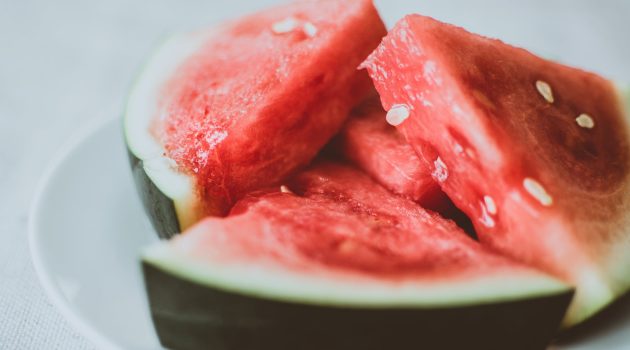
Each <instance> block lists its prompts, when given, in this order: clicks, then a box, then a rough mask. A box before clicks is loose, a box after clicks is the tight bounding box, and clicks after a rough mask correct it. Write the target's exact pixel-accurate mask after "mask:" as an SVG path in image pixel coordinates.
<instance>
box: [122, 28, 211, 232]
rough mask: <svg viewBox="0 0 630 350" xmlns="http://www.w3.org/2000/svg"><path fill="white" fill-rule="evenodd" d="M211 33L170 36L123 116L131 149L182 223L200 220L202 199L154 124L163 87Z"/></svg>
mask: <svg viewBox="0 0 630 350" xmlns="http://www.w3.org/2000/svg"><path fill="white" fill-rule="evenodd" d="M210 35H211V33H210V32H204V33H202V32H197V33H192V34H186V35H181V36H176V37H173V38H171V39H169V40H167V41H166V42H165V43H164V44H163V45H162V47H160V49H159V50H158V51H157V52H156V54H155V55H154V56H153V57H152V58H151V60H150V61H149V62H148V64H147V65H146V66H145V68H144V70H143V71H142V73H141V74H140V76H139V77H138V79H137V81H136V83H135V86H134V88H133V89H132V92H131V94H130V96H129V100H128V102H127V108H126V112H125V117H124V121H123V123H124V132H125V139H126V142H127V146H128V147H129V149H130V151H131V152H132V153H133V154H134V155H135V156H136V157H137V158H139V159H140V160H142V162H143V167H144V171H145V172H146V174H147V176H148V177H149V179H151V181H152V182H153V183H154V184H155V186H156V187H157V188H158V189H159V190H160V191H161V192H162V193H163V194H164V195H166V196H167V197H169V198H171V199H172V200H173V202H174V205H175V211H176V213H177V217H178V220H179V224H180V227H181V228H182V229H184V228H185V227H188V226H189V225H190V224H192V223H194V221H196V220H197V216H198V213H197V212H196V211H197V208H199V207H200V205H199V203H198V202H199V199H198V196H197V195H196V191H195V189H194V186H195V182H194V179H193V178H192V177H191V176H188V175H186V174H183V173H181V172H178V171H177V169H176V167H175V164H174V162H173V161H172V160H171V159H169V158H167V157H166V156H165V155H164V149H163V147H162V145H161V144H160V143H159V142H158V141H157V140H156V139H155V137H154V136H153V135H151V132H150V130H151V125H152V123H153V121H154V120H155V118H158V117H160V115H161V113H162V111H161V110H160V100H161V98H162V96H161V94H162V93H163V90H162V89H163V88H164V86H165V84H166V83H167V82H168V80H169V79H170V78H172V76H173V74H174V72H175V71H176V69H177V68H178V67H179V65H180V64H181V63H182V62H183V61H184V60H185V59H187V58H188V57H190V56H191V55H192V54H193V53H194V52H195V51H197V50H198V49H199V47H200V46H201V45H202V44H203V43H204V42H205V41H206V40H207V39H208V37H209V36H210Z"/></svg>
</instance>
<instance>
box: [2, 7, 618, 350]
mask: <svg viewBox="0 0 630 350" xmlns="http://www.w3.org/2000/svg"><path fill="white" fill-rule="evenodd" d="M273 2H275V1H273V0H264V1H245V0H238V1H235V0H232V1H230V2H229V5H226V4H225V3H227V1H221V2H219V1H216V0H197V1H174V0H143V1H131V0H107V1H84V0H59V1H53V0H25V1H19V0H4V1H2V2H0V349H67V350H72V349H88V348H92V345H91V344H90V343H89V341H88V340H86V339H84V338H83V337H82V336H81V335H80V334H77V332H75V331H73V330H72V329H71V328H70V327H69V326H68V325H67V324H66V322H65V321H64V320H63V319H62V317H61V316H60V315H59V314H58V313H57V311H56V310H55V308H54V307H53V306H52V305H51V304H50V302H49V301H48V300H47V298H46V296H45V295H44V293H43V291H42V289H41V288H40V286H39V282H38V281H37V278H36V276H35V274H34V272H33V268H32V266H31V262H30V256H29V251H28V246H27V237H26V235H27V234H26V232H27V220H28V209H29V205H30V201H31V199H32V197H33V195H34V189H35V184H36V182H37V180H38V178H39V177H40V175H41V174H42V172H43V170H44V169H45V167H46V165H47V162H48V160H49V159H50V158H51V156H52V155H53V154H54V152H55V150H56V149H57V148H58V147H59V146H60V145H61V144H62V143H63V142H64V140H66V139H67V138H68V137H69V135H71V134H72V133H73V131H75V129H77V128H78V127H79V126H81V125H83V124H86V123H89V122H91V121H94V120H95V119H105V118H109V117H111V116H112V115H120V114H121V111H122V106H123V102H124V98H125V94H126V92H127V90H128V88H129V86H130V84H131V81H132V79H133V77H134V73H135V72H136V71H137V69H138V68H139V67H140V66H141V63H142V62H143V60H144V59H145V58H146V56H147V54H148V53H149V52H150V51H151V48H152V47H154V46H155V45H156V44H157V43H158V42H159V41H160V38H162V37H163V36H164V35H166V34H167V33H170V32H173V31H179V30H183V29H187V28H194V27H196V26H200V25H204V24H207V23H212V22H215V21H217V20H219V19H221V18H225V17H231V16H236V15H238V14H240V13H242V11H243V10H244V9H255V8H260V7H263V6H265V5H266V4H268V3H273ZM377 3H378V6H379V7H380V8H381V9H382V10H384V12H383V13H384V16H385V18H386V21H387V22H388V24H390V25H391V24H392V23H393V22H394V21H395V20H396V19H397V18H399V17H400V16H401V15H403V14H404V13H407V12H410V11H416V12H423V13H425V14H429V15H433V16H435V17H438V18H440V19H443V20H446V21H450V22H453V23H457V24H460V25H463V26H465V27H467V28H469V29H471V30H473V31H477V32H481V33H484V34H488V35H493V36H498V37H501V38H503V39H505V40H506V41H508V42H512V43H516V44H519V45H522V46H525V47H527V48H530V49H533V50H534V51H536V52H539V53H541V54H543V55H545V56H548V57H553V58H557V59H560V60H562V61H565V62H568V63H571V64H574V65H579V66H582V67H585V68H588V69H590V70H595V71H597V72H600V73H602V74H605V75H607V76H609V77H611V78H615V79H618V80H625V81H629V82H630V1H626V0H616V1H615V0H607V1H596V0H579V1H576V0H528V1H520V2H517V1H504V0H477V1H468V0H451V1H449V0H397V1H387V0H382V1H377ZM68 225H72V223H71V222H69V223H68Z"/></svg>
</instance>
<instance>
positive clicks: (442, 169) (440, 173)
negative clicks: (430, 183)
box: [431, 157, 448, 182]
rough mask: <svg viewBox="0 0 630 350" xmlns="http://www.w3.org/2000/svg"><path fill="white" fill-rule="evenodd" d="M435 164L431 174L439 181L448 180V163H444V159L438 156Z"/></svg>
mask: <svg viewBox="0 0 630 350" xmlns="http://www.w3.org/2000/svg"><path fill="white" fill-rule="evenodd" d="M433 165H435V170H434V171H433V173H432V174H431V175H433V177H434V178H435V179H436V180H437V181H439V182H444V181H446V179H447V178H448V168H447V167H446V164H444V161H442V158H440V157H437V159H436V160H435V161H434V162H433Z"/></svg>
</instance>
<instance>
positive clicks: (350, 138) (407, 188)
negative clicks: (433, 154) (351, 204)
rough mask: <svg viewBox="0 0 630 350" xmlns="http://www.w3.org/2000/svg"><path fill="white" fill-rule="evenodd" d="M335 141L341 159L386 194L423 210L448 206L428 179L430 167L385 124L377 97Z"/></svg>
mask: <svg viewBox="0 0 630 350" xmlns="http://www.w3.org/2000/svg"><path fill="white" fill-rule="evenodd" d="M337 141H338V142H337V143H338V145H337V147H338V148H339V152H340V153H341V154H342V155H343V156H344V157H345V158H347V159H348V160H350V161H352V162H353V163H354V164H356V166H357V167H359V168H360V169H361V170H363V171H364V172H365V173H367V174H368V175H370V176H371V177H372V178H374V179H375V180H376V181H378V183H380V184H381V185H383V186H384V187H386V188H387V189H389V190H390V191H392V192H394V193H397V194H400V195H403V196H405V197H407V198H409V199H411V200H413V201H416V202H417V203H419V204H420V205H421V206H423V207H425V208H430V209H433V210H437V209H442V208H446V207H448V204H449V201H448V198H446V196H445V195H444V193H443V192H442V191H441V190H440V186H439V185H438V184H437V182H436V181H435V180H434V179H433V177H432V176H431V172H432V171H433V167H431V166H430V164H429V162H428V161H427V160H424V159H422V155H416V153H415V152H414V150H413V148H412V147H411V146H410V145H409V144H408V143H407V141H405V139H404V137H403V136H402V135H401V134H400V133H398V131H396V128H394V127H393V126H391V125H389V124H388V123H387V121H386V120H385V111H384V110H383V108H382V107H381V104H380V101H379V100H378V98H377V97H375V98H373V99H370V100H367V101H365V102H364V103H362V105H360V106H359V107H358V108H356V109H355V110H354V111H353V113H352V115H351V116H350V118H349V119H348V121H347V122H346V124H345V126H344V128H343V129H342V130H341V132H340V134H339V136H338V140H337ZM438 211H439V210H438Z"/></svg>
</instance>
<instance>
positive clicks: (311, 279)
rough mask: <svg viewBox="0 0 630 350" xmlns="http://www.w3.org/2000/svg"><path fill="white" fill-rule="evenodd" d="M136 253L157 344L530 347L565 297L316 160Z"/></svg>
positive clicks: (403, 202)
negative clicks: (227, 210)
mask: <svg viewBox="0 0 630 350" xmlns="http://www.w3.org/2000/svg"><path fill="white" fill-rule="evenodd" d="M143 261H144V269H145V278H146V284H147V291H148V294H149V300H150V304H151V310H152V315H153V319H154V323H155V325H156V329H157V331H158V334H159V336H160V339H161V340H162V343H163V344H164V345H165V346H167V347H169V348H200V349H205V348H213V347H219V348H229V349H253V348H255V349H278V350H281V349H287V350H288V349H313V350H315V349H340V350H341V349H375V350H376V349H390V348H392V349H403V348H427V349H436V348H441V349H460V348H463V347H471V348H475V349H540V348H543V347H544V346H546V344H548V342H549V340H550V338H551V337H552V336H553V334H554V333H555V331H556V329H557V327H558V325H559V323H560V320H561V319H562V316H563V315H564V312H565V310H566V307H567V306H568V303H569V301H570V298H571V295H572V292H571V290H570V288H568V287H567V286H566V285H565V284H564V283H561V282H559V281H558V280H555V279H553V278H551V277H548V276H546V275H544V274H542V273H540V272H538V271H536V270H534V269H531V268H528V267H525V266H523V265H521V264H519V263H516V262H513V261H511V260H509V259H507V258H504V257H502V256H499V255H497V254H496V253H494V252H492V251H490V250H489V249H487V248H485V247H483V246H481V245H480V244H479V243H478V242H476V241H474V240H472V239H471V238H469V237H468V236H466V235H465V234H464V232H463V231H462V230H461V229H459V228H458V227H457V226H456V225H455V224H454V223H453V222H451V221H449V220H445V219H443V218H441V217H440V216H439V215H437V214H434V213H431V212H429V211H426V210H424V209H423V208H421V207H420V206H418V205H417V204H416V203H414V202H412V201H410V200H408V199H405V198H402V197H400V196H396V195H393V194H391V193H390V192H389V191H387V190H386V189H384V188H383V187H381V186H379V185H377V184H376V183H375V182H373V181H372V180H371V179H370V178H369V177H368V176H366V175H365V174H363V173H361V172H359V171H357V170H354V169H352V168H350V167H348V166H344V165H340V164H336V163H327V162H324V163H319V164H316V165H314V166H313V167H312V168H311V169H310V170H308V171H306V172H303V173H301V174H299V175H298V176H297V177H295V178H294V179H293V180H291V181H290V182H288V184H287V185H286V186H283V187H282V189H278V188H275V189H273V190H271V191H266V192H259V193H254V194H251V195H249V196H248V197H246V198H245V199H243V200H242V201H240V202H239V203H237V205H236V206H235V207H234V208H233V209H232V212H231V214H230V215H229V216H228V217H227V218H208V219H205V220H203V221H201V222H200V223H199V224H197V225H195V226H194V227H193V228H191V229H190V230H188V231H186V232H185V233H183V234H182V235H179V236H176V237H175V238H173V239H172V240H170V241H168V242H165V241H163V242H160V243H158V244H157V245H154V246H152V247H150V248H149V249H148V250H146V251H145V252H144V254H143ZM453 335H456V336H453Z"/></svg>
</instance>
